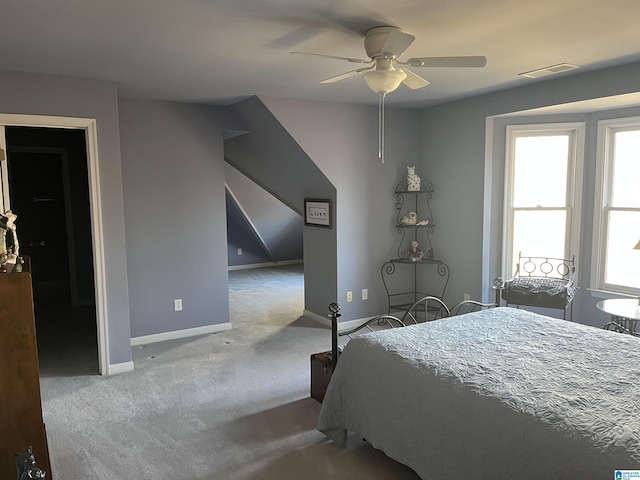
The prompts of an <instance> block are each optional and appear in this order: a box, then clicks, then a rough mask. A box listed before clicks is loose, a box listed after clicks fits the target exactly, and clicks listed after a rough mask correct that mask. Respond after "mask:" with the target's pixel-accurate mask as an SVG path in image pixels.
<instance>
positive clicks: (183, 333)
mask: <svg viewBox="0 0 640 480" xmlns="http://www.w3.org/2000/svg"><path fill="white" fill-rule="evenodd" d="M225 330H231V323H230V322H227V323H218V324H215V325H206V326H204V327H195V328H187V329H185V330H174V331H172V332H163V333H154V334H152V335H143V336H140V337H131V346H132V347H133V346H135V345H146V344H148V343H155V342H164V341H165V340H175V339H177V338H187V337H195V336H196V335H206V334H209V333H218V332H223V331H225Z"/></svg>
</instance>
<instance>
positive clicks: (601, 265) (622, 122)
mask: <svg viewBox="0 0 640 480" xmlns="http://www.w3.org/2000/svg"><path fill="white" fill-rule="evenodd" d="M630 130H631V131H632V130H640V116H634V117H622V118H611V119H605V120H599V121H598V134H597V146H596V178H595V191H594V206H593V237H592V242H593V243H592V248H591V255H592V257H591V278H590V288H591V289H593V290H601V291H607V292H615V293H623V294H631V295H640V288H633V287H629V286H626V285H617V284H610V283H606V282H605V278H604V273H605V261H606V250H607V234H608V221H607V219H608V217H609V215H608V213H609V212H610V211H612V210H615V211H629V210H631V211H640V208H634V207H631V208H630V207H612V206H611V192H612V177H613V175H612V173H613V167H614V162H613V160H614V159H613V146H614V144H613V141H612V139H613V137H614V135H615V133H617V132H621V131H630Z"/></svg>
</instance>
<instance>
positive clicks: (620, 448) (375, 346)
mask: <svg viewBox="0 0 640 480" xmlns="http://www.w3.org/2000/svg"><path fill="white" fill-rule="evenodd" d="M318 429H319V430H320V431H322V432H324V433H325V434H326V435H327V436H329V437H330V438H332V439H333V440H334V441H335V442H337V443H338V444H339V445H344V443H345V441H346V436H347V430H351V431H355V432H358V434H359V435H362V436H363V437H364V438H366V439H367V440H368V441H369V442H370V443H371V444H372V445H373V446H374V447H375V448H379V449H381V450H383V451H384V452H385V453H386V454H387V455H388V456H390V457H392V458H394V459H396V460H398V461H400V462H401V463H404V464H406V465H408V466H409V467H411V468H413V469H414V470H415V471H416V472H417V473H418V475H420V477H421V478H423V479H428V480H440V479H445V478H473V479H485V478H486V479H519V480H520V479H535V480H542V479H576V480H577V479H580V480H585V479H607V478H613V475H614V470H615V469H629V470H640V339H639V338H635V337H632V336H629V335H622V334H619V333H615V332H610V331H606V330H601V329H597V328H594V327H588V326H584V325H580V324H576V323H571V322H566V321H563V320H558V319H551V318H548V317H544V316H541V315H536V314H534V313H530V312H527V311H525V310H517V309H513V308H496V309H490V310H484V311H481V312H475V313H470V314H466V315H461V316H458V317H452V318H447V319H442V320H437V321H435V322H429V323H423V324H419V325H414V326H409V327H406V328H399V329H391V330H386V331H383V332H377V333H371V334H366V335H363V336H361V337H358V338H354V339H353V340H351V341H350V342H349V343H348V344H347V346H346V347H345V349H344V352H343V354H342V355H341V356H340V361H339V363H338V367H337V368H336V371H335V372H334V374H333V376H332V378H331V382H330V384H329V388H328V390H327V395H326V396H325V398H324V402H323V404H322V409H321V411H320V418H319V422H318Z"/></svg>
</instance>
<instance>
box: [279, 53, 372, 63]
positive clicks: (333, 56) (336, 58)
mask: <svg viewBox="0 0 640 480" xmlns="http://www.w3.org/2000/svg"><path fill="white" fill-rule="evenodd" d="M291 53H293V54H295V55H312V56H314V57H322V58H333V59H334V60H346V61H347V62H351V63H371V60H363V59H361V58H349V57H337V56H335V55H324V54H322V53H308V52H291Z"/></svg>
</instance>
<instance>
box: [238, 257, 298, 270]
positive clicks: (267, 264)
mask: <svg viewBox="0 0 640 480" xmlns="http://www.w3.org/2000/svg"><path fill="white" fill-rule="evenodd" d="M300 263H302V259H300V260H283V261H281V262H265V263H248V264H246V265H229V271H232V270H249V269H251V268H265V267H281V266H282V265H296V264H300Z"/></svg>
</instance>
